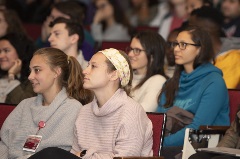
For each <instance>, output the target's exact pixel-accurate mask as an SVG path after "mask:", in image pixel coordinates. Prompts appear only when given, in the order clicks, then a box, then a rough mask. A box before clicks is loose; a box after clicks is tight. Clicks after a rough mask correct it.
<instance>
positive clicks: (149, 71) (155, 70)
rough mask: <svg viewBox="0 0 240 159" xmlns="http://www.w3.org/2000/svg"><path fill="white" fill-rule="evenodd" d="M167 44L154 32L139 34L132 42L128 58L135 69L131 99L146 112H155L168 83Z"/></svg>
mask: <svg viewBox="0 0 240 159" xmlns="http://www.w3.org/2000/svg"><path fill="white" fill-rule="evenodd" d="M165 49H166V42H165V41H164V39H163V38H162V37H161V35H159V34H156V33H155V32H153V31H143V32H139V33H137V34H136V35H135V36H134V37H133V38H132V40H131V43H130V47H129V49H128V57H129V59H130V62H131V66H132V68H133V82H132V89H131V97H132V98H133V99H134V100H136V101H137V102H138V103H140V104H141V105H142V106H143V108H144V110H145V111H146V112H155V111H156V110H157V105H158V101H157V98H158V95H159V93H160V90H161V89H162V85H163V84H164V82H165V81H166V75H165V73H164V56H165Z"/></svg>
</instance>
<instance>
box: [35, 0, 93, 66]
mask: <svg viewBox="0 0 240 159" xmlns="http://www.w3.org/2000/svg"><path fill="white" fill-rule="evenodd" d="M58 17H63V18H66V19H71V20H72V21H74V22H77V23H80V24H82V21H83V18H84V8H83V7H82V6H81V5H80V4H79V2H77V1H75V0H74V1H63V2H59V3H56V4H54V5H53V7H52V9H51V13H50V16H48V17H47V19H46V20H45V22H44V23H43V26H42V33H41V38H39V39H38V40H37V41H36V45H37V46H38V47H39V48H41V47H46V46H50V45H49V43H48V41H47V39H48V37H49V34H50V30H51V28H50V27H49V24H50V22H51V21H53V20H54V19H56V18H58ZM94 45H95V42H94V40H93V38H92V36H91V34H90V33H89V32H87V31H86V30H84V41H83V44H82V45H81V48H80V49H81V50H82V51H83V56H84V58H85V60H87V61H88V60H90V59H91V57H92V55H93V54H94Z"/></svg>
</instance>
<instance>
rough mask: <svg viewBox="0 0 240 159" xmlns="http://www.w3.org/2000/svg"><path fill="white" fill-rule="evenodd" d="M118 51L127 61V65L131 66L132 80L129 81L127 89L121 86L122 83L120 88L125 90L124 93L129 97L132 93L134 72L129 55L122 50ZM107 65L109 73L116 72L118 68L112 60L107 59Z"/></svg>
mask: <svg viewBox="0 0 240 159" xmlns="http://www.w3.org/2000/svg"><path fill="white" fill-rule="evenodd" d="M118 51H119V52H120V54H121V55H122V56H123V57H124V58H125V59H126V60H127V63H128V65H129V69H130V79H129V82H128V84H127V85H126V86H125V87H123V86H122V85H121V82H119V88H122V89H124V91H125V92H126V93H127V95H129V94H130V91H131V87H132V79H133V70H132V67H131V63H130V60H129V59H128V55H127V54H126V53H125V52H124V51H122V50H118ZM106 63H107V65H108V71H109V72H112V71H115V70H116V68H115V67H114V65H113V64H112V63H111V61H110V60H108V59H107V60H106Z"/></svg>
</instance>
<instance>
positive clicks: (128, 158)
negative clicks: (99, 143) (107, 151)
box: [113, 156, 164, 159]
mask: <svg viewBox="0 0 240 159" xmlns="http://www.w3.org/2000/svg"><path fill="white" fill-rule="evenodd" d="M148 158H149V159H164V157H155V156H151V157H134V156H131V157H114V158H113V159H148Z"/></svg>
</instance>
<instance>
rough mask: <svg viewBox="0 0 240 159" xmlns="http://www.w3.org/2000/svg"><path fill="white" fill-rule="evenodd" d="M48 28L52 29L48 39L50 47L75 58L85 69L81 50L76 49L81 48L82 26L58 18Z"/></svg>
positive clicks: (85, 65) (85, 63) (85, 62)
mask: <svg viewBox="0 0 240 159" xmlns="http://www.w3.org/2000/svg"><path fill="white" fill-rule="evenodd" d="M50 27H52V29H51V33H50V36H49V38H48V41H49V42H50V46H51V47H54V48H58V49H60V50H62V51H63V52H65V53H66V54H67V55H69V56H73V57H75V58H76V59H77V60H78V62H79V63H80V65H81V67H82V68H83V69H85V68H86V67H87V65H88V62H87V61H86V60H85V59H84V57H83V53H82V50H80V49H78V48H81V45H82V42H83V39H84V33H83V28H82V26H81V25H80V24H79V23H76V22H73V21H71V20H70V19H65V18H62V17H59V18H56V19H55V20H54V21H53V22H51V23H50Z"/></svg>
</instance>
